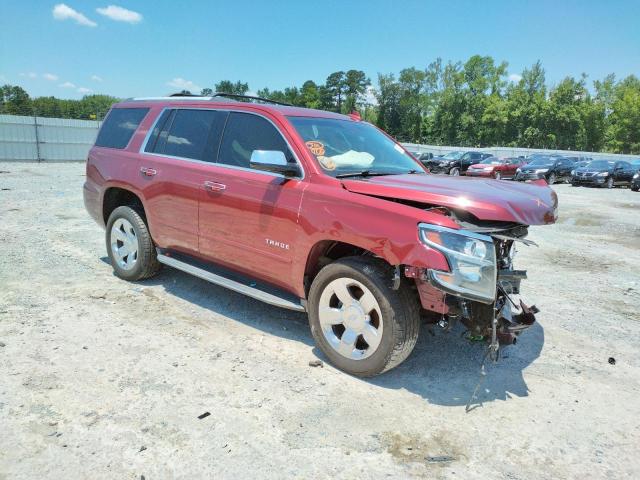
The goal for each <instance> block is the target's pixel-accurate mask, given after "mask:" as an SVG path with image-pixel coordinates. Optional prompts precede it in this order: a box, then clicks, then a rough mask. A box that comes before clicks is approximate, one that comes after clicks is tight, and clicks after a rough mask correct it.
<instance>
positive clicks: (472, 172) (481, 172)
mask: <svg viewBox="0 0 640 480" xmlns="http://www.w3.org/2000/svg"><path fill="white" fill-rule="evenodd" d="M524 164H525V160H524V158H517V157H507V158H498V157H488V158H485V159H484V160H483V161H481V162H480V163H476V164H475V165H471V166H470V167H469V169H468V170H467V176H469V177H489V178H495V179H497V180H500V179H508V178H513V177H515V175H516V170H517V169H518V168H519V167H521V166H522V165H524Z"/></svg>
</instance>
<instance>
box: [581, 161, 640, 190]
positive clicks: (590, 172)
mask: <svg viewBox="0 0 640 480" xmlns="http://www.w3.org/2000/svg"><path fill="white" fill-rule="evenodd" d="M635 173H636V170H635V169H634V167H633V166H632V165H631V163H629V162H624V161H617V162H616V161H614V160H594V161H593V162H591V163H589V164H588V165H587V166H585V167H581V168H577V169H575V170H574V171H573V172H572V177H571V185H573V186H574V187H577V186H579V185H596V186H599V187H607V188H613V187H615V186H616V185H631V182H632V180H633V175H634V174H635Z"/></svg>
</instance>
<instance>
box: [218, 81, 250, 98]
mask: <svg viewBox="0 0 640 480" xmlns="http://www.w3.org/2000/svg"><path fill="white" fill-rule="evenodd" d="M215 87H216V92H218V93H230V94H233V95H245V94H246V93H247V92H248V91H249V84H248V83H242V82H241V81H239V80H238V81H237V82H235V83H234V82H232V81H230V80H221V81H220V82H218V83H216V85H215Z"/></svg>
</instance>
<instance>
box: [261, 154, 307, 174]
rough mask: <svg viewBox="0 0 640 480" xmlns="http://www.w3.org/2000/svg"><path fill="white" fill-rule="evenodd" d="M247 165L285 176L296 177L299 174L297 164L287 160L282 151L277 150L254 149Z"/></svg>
mask: <svg viewBox="0 0 640 480" xmlns="http://www.w3.org/2000/svg"><path fill="white" fill-rule="evenodd" d="M249 165H250V166H251V168H255V169H256V170H263V171H265V172H272V173H279V174H281V175H284V176H285V177H298V176H300V174H301V172H300V168H299V167H298V165H296V164H295V163H289V162H287V158H286V157H285V156H284V153H283V152H281V151H279V150H254V151H253V152H252V153H251V159H250V160H249Z"/></svg>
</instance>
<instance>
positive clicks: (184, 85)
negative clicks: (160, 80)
mask: <svg viewBox="0 0 640 480" xmlns="http://www.w3.org/2000/svg"><path fill="white" fill-rule="evenodd" d="M167 85H169V86H170V87H173V88H177V89H178V90H189V91H190V92H191V93H198V92H199V91H200V90H201V88H200V87H199V86H198V85H196V84H195V83H193V82H192V81H191V80H185V79H184V78H180V77H177V78H174V79H173V80H171V81H170V82H167Z"/></svg>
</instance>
